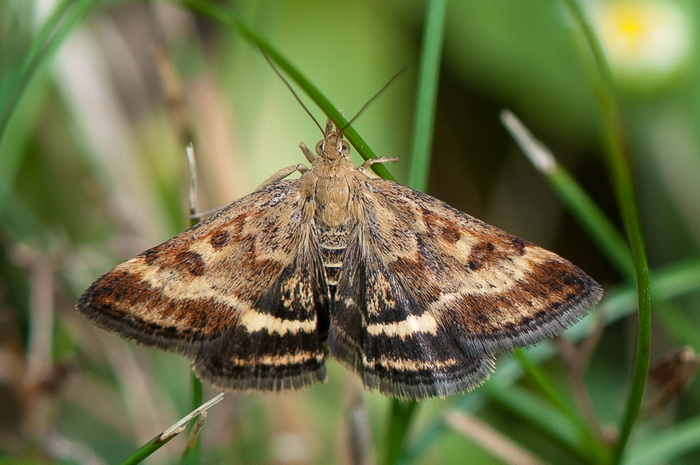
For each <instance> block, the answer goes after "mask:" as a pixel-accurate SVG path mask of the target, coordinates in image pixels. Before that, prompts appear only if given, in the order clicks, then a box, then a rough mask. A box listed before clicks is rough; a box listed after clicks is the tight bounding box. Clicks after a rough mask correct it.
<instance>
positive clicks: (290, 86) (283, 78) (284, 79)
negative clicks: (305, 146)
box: [260, 49, 323, 134]
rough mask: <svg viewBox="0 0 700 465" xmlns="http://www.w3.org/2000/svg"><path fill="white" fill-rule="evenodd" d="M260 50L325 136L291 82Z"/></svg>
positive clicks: (263, 51)
mask: <svg viewBox="0 0 700 465" xmlns="http://www.w3.org/2000/svg"><path fill="white" fill-rule="evenodd" d="M260 50H261V51H262V54H263V56H264V57H265V59H266V60H267V62H268V63H269V64H270V67H272V70H273V71H274V72H275V74H277V76H279V78H280V79H282V82H284V85H285V86H287V89H289V91H290V92H291V93H292V95H293V96H294V98H295V99H297V102H299V105H301V107H302V108H303V109H304V111H305V112H306V114H307V115H309V116H310V117H311V120H312V121H313V122H314V123H316V126H317V127H318V129H320V130H321V133H322V134H323V128H322V127H321V125H320V124H318V121H316V118H314V115H312V114H311V112H310V111H309V109H308V108H306V105H304V102H302V101H301V99H300V98H299V96H298V95H297V93H296V92H295V91H294V88H293V87H292V85H291V84H290V83H289V81H287V79H286V78H285V77H284V76H283V75H282V73H280V71H279V70H278V69H277V67H276V66H275V64H274V63H273V62H272V60H271V59H270V56H269V55H268V54H267V53H265V50H262V49H260Z"/></svg>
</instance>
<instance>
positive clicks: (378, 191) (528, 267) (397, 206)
mask: <svg viewBox="0 0 700 465" xmlns="http://www.w3.org/2000/svg"><path fill="white" fill-rule="evenodd" d="M360 198H361V202H362V212H363V218H364V223H363V224H361V225H358V231H357V235H356V237H357V238H356V240H355V241H354V242H353V244H352V247H348V250H347V252H346V257H345V259H344V261H343V262H344V269H343V273H342V274H341V276H340V279H339V284H338V298H337V302H336V303H335V305H334V307H333V308H332V309H331V337H330V338H329V344H330V349H331V353H332V354H333V355H334V356H336V357H338V358H339V359H341V360H342V361H344V362H345V363H346V364H347V365H349V366H351V367H353V368H354V369H355V370H356V371H358V372H359V373H361V375H362V376H363V379H364V382H365V384H366V385H367V386H368V387H378V388H379V389H380V390H382V391H383V392H385V393H387V394H393V395H399V396H403V397H415V398H421V397H425V396H430V395H448V394H451V393H453V392H456V391H462V390H465V389H469V388H472V387H474V386H476V385H478V384H479V383H480V382H481V381H482V380H483V379H485V377H486V376H487V375H488V373H489V371H490V369H491V367H492V364H493V356H494V354H496V353H498V352H502V351H507V350H510V349H512V348H513V347H517V346H523V345H527V344H532V343H535V342H538V341H540V340H542V339H544V338H546V337H551V336H554V335H556V334H559V333H560V332H561V331H562V330H563V329H565V328H566V327H568V326H569V325H571V324H572V323H574V322H575V321H577V320H578V319H579V318H580V317H582V316H583V315H584V314H585V312H586V310H587V309H588V308H590V307H591V306H593V305H594V304H595V303H596V302H597V301H598V300H599V299H600V297H601V295H602V290H601V289H600V287H599V286H598V284H597V283H595V281H593V280H592V279H591V278H589V277H588V276H587V275H586V274H584V273H583V272H582V271H581V270H580V269H578V268H577V267H576V266H574V265H573V264H571V263H570V262H568V261H566V260H564V259H563V258H561V257H559V256H557V255H556V254H554V253H552V252H549V251H546V250H544V249H542V248H540V247H537V246H535V245H534V244H531V243H529V242H527V241H524V240H522V239H520V238H517V237H515V236H512V235H510V234H508V233H506V232H504V231H502V230H500V229H498V228H495V227H493V226H490V225H488V224H486V223H483V222H482V221H479V220H477V219H475V218H472V217H471V216H469V215H466V214H464V213H462V212H459V211H458V210H455V209H453V208H452V207H450V206H448V205H447V204H445V203H443V202H441V201H439V200H437V199H435V198H433V197H430V196H428V195H425V194H422V193H420V192H418V191H415V190H413V189H410V188H408V187H405V186H401V185H399V184H396V183H393V182H390V181H385V180H382V179H375V178H370V179H367V180H366V181H364V185H363V188H362V189H361V196H360Z"/></svg>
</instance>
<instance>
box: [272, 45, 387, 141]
mask: <svg viewBox="0 0 700 465" xmlns="http://www.w3.org/2000/svg"><path fill="white" fill-rule="evenodd" d="M261 51H262V54H263V56H264V57H265V59H266V60H267V62H268V63H269V64H270V67H272V70H273V71H274V72H275V74H277V76H279V78H280V79H282V82H284V85H285V86H287V89H289V91H290V92H291V93H292V95H293V96H294V98H295V99H297V102H299V105H301V107H302V108H303V109H304V111H305V112H306V114H307V115H309V116H310V117H311V120H312V121H313V122H314V123H316V126H317V127H318V128H319V129H320V130H321V134H324V132H323V128H322V127H321V125H320V124H318V121H316V118H314V115H312V114H311V112H310V111H309V109H308V108H306V105H304V102H302V101H301V99H300V98H299V96H298V95H297V93H296V92H295V91H294V88H293V87H292V85H291V84H290V83H289V81H287V79H286V78H285V77H284V76H283V75H282V73H280V71H279V70H278V69H277V67H276V66H275V64H274V63H273V62H272V60H271V59H270V57H269V56H268V54H267V53H265V50H262V49H261ZM385 87H386V86H385ZM382 90H384V89H382Z"/></svg>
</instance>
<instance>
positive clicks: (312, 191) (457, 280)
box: [76, 120, 602, 399]
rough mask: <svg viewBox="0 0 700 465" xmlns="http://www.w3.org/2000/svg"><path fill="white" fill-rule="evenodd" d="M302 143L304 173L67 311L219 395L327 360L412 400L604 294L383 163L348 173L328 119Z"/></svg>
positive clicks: (251, 198)
mask: <svg viewBox="0 0 700 465" xmlns="http://www.w3.org/2000/svg"><path fill="white" fill-rule="evenodd" d="M300 147H301V148H302V151H303V152H304V154H305V156H306V158H307V159H308V160H309V161H310V163H311V168H308V167H306V166H304V165H301V164H300V165H296V166H292V167H289V168H286V169H283V170H280V171H279V172H278V173H276V174H275V175H273V177H272V178H270V180H268V181H267V182H265V183H264V184H263V185H262V186H261V187H260V188H259V189H258V190H256V191H255V192H253V193H251V194H249V195H247V196H245V197H243V198H241V199H240V200H237V201H235V202H233V203H231V204H230V205H228V206H226V207H225V208H223V209H222V210H221V211H219V212H218V213H217V214H216V215H214V216H212V217H210V218H208V219H206V220H204V221H202V222H200V223H199V224H197V225H196V226H194V227H192V228H190V229H188V230H186V231H184V232H183V233H180V234H178V235H177V236H175V237H174V238H172V239H170V240H168V241H166V242H164V243H163V244H160V245H158V246H156V247H153V248H152V249H149V250H147V251H145V252H143V253H141V254H139V255H137V256H136V257H134V258H132V259H131V260H129V261H127V262H125V263H122V264H121V265H118V266H117V267H115V268H114V269H112V270H110V271H108V272H107V273H106V274H104V275H103V276H102V277H101V278H99V279H98V280H97V281H95V283H93V284H92V285H91V286H90V287H89V288H88V289H87V290H86V291H85V292H84V293H83V294H82V296H81V297H80V299H79V300H78V302H77V304H76V307H77V310H78V312H80V313H81V314H83V315H85V316H86V317H88V318H89V319H91V320H92V321H93V322H94V323H95V324H96V325H97V326H99V327H102V328H104V329H106V330H109V331H112V332H115V333H117V334H119V335H121V336H122V337H125V338H127V339H132V340H135V341H136V342H138V343H141V344H145V345H147V346H154V347H157V348H160V349H164V350H169V351H173V352H177V353H179V354H182V355H184V356H186V357H188V358H190V359H191V360H192V363H193V368H194V370H195V372H196V373H197V374H198V376H199V377H200V378H202V379H203V380H205V381H208V382H209V383H211V384H212V385H214V386H216V387H219V388H222V389H226V390H233V391H275V392H276V391H284V390H289V389H299V388H304V387H307V386H309V385H311V384H312V383H314V382H316V381H325V380H326V368H325V360H326V358H327V357H328V356H329V354H330V355H331V356H332V357H333V358H335V359H336V360H338V361H339V362H340V363H341V364H343V365H345V366H346V367H347V368H348V369H350V370H352V371H353V372H355V373H356V374H357V375H358V376H359V377H360V378H361V379H362V382H363V384H364V386H365V387H366V388H368V389H370V390H379V391H380V392H381V393H383V394H385V395H388V396H395V397H399V398H403V399H424V398H427V397H434V396H437V397H445V396H448V395H451V394H454V393H457V392H462V391H466V390H470V389H473V388H475V387H476V386H478V385H479V384H481V383H482V382H483V381H484V380H485V379H486V378H488V376H489V375H490V373H491V372H492V371H493V370H494V363H495V356H496V354H498V353H500V352H507V351H510V350H512V349H513V348H515V347H520V346H526V345H529V344H534V343H537V342H539V341H541V340H543V339H545V338H548V337H553V336H555V335H558V334H559V333H561V332H562V331H563V330H564V329H565V328H567V327H568V326H570V325H572V324H573V323H575V322H576V321H577V320H579V319H580V318H582V317H583V316H584V315H585V313H586V310H587V309H589V308H590V307H592V306H593V305H594V304H595V303H596V302H597V301H598V300H599V299H600V298H601V296H602V290H601V287H600V286H599V285H598V284H597V283H596V282H595V281H594V280H593V279H591V278H590V277H588V276H587V275H586V274H585V273H584V272H582V271H581V270H580V269H579V268H577V267H576V266H574V265H573V264H571V263H570V262H568V261H566V260H565V259H563V258H561V257H559V256H557V255H556V254H554V253H552V252H549V251H547V250H544V249H542V248H540V247H538V246H536V245H534V244H532V243H530V242H528V241H525V240H523V239H520V238H518V237H515V236H512V235H510V234H508V233H506V232H504V231H502V230H500V229H498V228H496V227H494V226H490V225H488V224H486V223H484V222H482V221H480V220H478V219H476V218H473V217H471V216H469V215H467V214H465V213H462V212H460V211H458V210H456V209H454V208H452V207H450V206H449V205H447V204H445V203H443V202H441V201H440V200H437V199H435V198H433V197H431V196H429V195H426V194H423V193H421V192H418V191H416V190H413V189H411V188H409V187H406V186H403V185H400V184H397V183H395V182H392V181H387V180H385V179H382V178H379V177H377V176H376V175H374V174H373V173H372V172H371V171H370V170H369V167H370V165H371V164H372V163H375V162H385V161H393V160H394V159H389V158H385V157H383V158H378V159H372V160H369V161H367V162H365V163H364V164H363V165H361V166H355V165H354V164H353V163H352V162H351V161H350V158H349V153H350V147H349V145H348V143H347V142H346V141H345V140H344V138H343V133H342V130H339V129H338V128H336V127H335V126H334V125H333V123H332V122H331V121H330V120H329V121H328V122H327V124H326V126H325V129H324V131H323V139H322V140H321V141H319V143H318V144H317V145H316V150H315V152H316V153H313V152H312V151H311V150H309V149H308V148H307V147H306V146H305V145H304V144H303V143H301V144H300ZM295 171H298V172H300V173H301V176H300V177H299V178H296V179H288V176H289V175H291V174H292V173H293V172H295Z"/></svg>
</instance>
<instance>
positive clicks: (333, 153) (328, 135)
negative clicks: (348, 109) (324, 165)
mask: <svg viewBox="0 0 700 465" xmlns="http://www.w3.org/2000/svg"><path fill="white" fill-rule="evenodd" d="M316 154H317V155H318V156H319V157H323V158H327V159H330V160H338V159H340V158H349V157H350V144H348V142H347V141H346V140H345V139H343V132H342V131H340V130H338V129H336V128H335V127H334V126H333V122H332V121H331V120H328V122H327V123H326V129H325V130H324V131H323V139H321V140H320V141H318V143H317V144H316Z"/></svg>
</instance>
